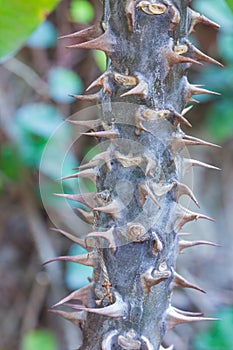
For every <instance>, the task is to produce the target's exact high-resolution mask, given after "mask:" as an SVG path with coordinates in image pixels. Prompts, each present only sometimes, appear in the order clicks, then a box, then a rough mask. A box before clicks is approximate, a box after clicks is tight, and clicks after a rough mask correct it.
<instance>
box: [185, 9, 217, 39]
mask: <svg viewBox="0 0 233 350" xmlns="http://www.w3.org/2000/svg"><path fill="white" fill-rule="evenodd" d="M188 10H189V12H190V14H191V18H192V21H191V26H190V29H189V34H190V33H192V32H194V31H195V26H196V25H197V24H199V23H202V24H205V25H207V26H211V27H213V28H215V29H219V28H220V25H219V24H217V23H215V22H213V21H211V20H210V19H208V18H207V17H205V16H203V15H201V14H200V13H198V12H196V11H193V10H192V9H190V8H189V9H188Z"/></svg>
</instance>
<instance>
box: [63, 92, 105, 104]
mask: <svg viewBox="0 0 233 350" xmlns="http://www.w3.org/2000/svg"><path fill="white" fill-rule="evenodd" d="M69 96H71V97H73V98H76V99H77V100H81V101H88V102H95V103H100V101H101V93H100V92H97V93H96V94H92V95H74V94H69Z"/></svg>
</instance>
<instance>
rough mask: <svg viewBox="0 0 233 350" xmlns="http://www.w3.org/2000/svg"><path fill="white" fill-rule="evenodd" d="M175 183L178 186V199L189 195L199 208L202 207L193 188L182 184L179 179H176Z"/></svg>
mask: <svg viewBox="0 0 233 350" xmlns="http://www.w3.org/2000/svg"><path fill="white" fill-rule="evenodd" d="M174 185H175V188H176V200H178V199H179V198H180V197H181V196H183V195H187V196H189V197H190V198H191V199H192V200H193V201H194V203H195V204H196V205H197V206H198V208H200V205H199V203H198V201H197V199H196V197H195V196H194V194H193V192H192V190H191V189H190V188H189V187H188V186H187V185H185V184H182V183H180V182H178V181H176V182H175V184H174Z"/></svg>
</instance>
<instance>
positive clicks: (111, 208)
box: [93, 199, 122, 219]
mask: <svg viewBox="0 0 233 350" xmlns="http://www.w3.org/2000/svg"><path fill="white" fill-rule="evenodd" d="M121 209H122V208H121V206H120V204H119V202H118V201H117V200H116V199H114V200H113V201H112V202H111V203H109V204H108V205H106V206H103V207H98V208H93V211H97V212H98V211H99V212H102V213H106V214H110V215H112V217H113V218H115V219H116V218H117V217H118V214H119V213H120V211H121Z"/></svg>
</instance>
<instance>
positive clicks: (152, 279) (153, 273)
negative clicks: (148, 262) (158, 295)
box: [141, 267, 171, 294]
mask: <svg viewBox="0 0 233 350" xmlns="http://www.w3.org/2000/svg"><path fill="white" fill-rule="evenodd" d="M170 277H171V271H169V270H163V271H158V270H155V269H154V267H150V268H149V269H148V270H147V271H146V272H144V273H143V274H142V275H141V282H142V285H143V289H144V293H145V294H148V293H150V289H151V287H152V286H155V285H156V284H159V283H160V282H162V281H164V280H166V279H168V278H170Z"/></svg>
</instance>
